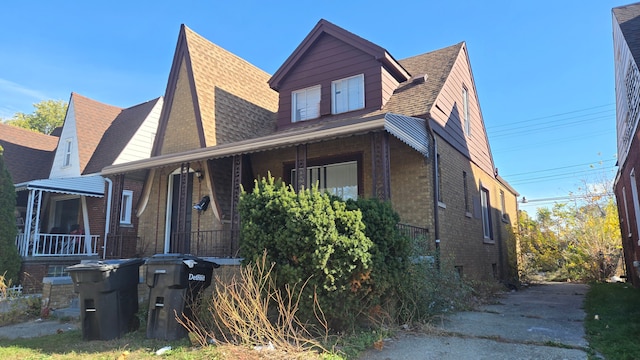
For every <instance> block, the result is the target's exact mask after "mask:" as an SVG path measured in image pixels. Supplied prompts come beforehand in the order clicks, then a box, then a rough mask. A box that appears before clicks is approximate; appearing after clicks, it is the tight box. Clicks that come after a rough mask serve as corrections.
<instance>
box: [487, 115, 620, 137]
mask: <svg viewBox="0 0 640 360" xmlns="http://www.w3.org/2000/svg"><path fill="white" fill-rule="evenodd" d="M611 116H612V115H606V116H598V117H595V118H590V119H580V118H578V119H579V120H575V121H571V122H563V123H560V122H546V123H542V124H532V125H528V126H520V127H517V128H513V129H504V130H498V131H497V133H498V134H496V132H493V133H492V135H491V138H499V137H504V136H511V135H514V134H521V133H531V132H539V131H543V130H548V129H553V128H559V127H566V126H571V125H575V124H586V123H589V122H593V121H597V120H601V119H606V118H610V117H611ZM574 119H575V118H574ZM567 120H569V119H567ZM550 123H553V124H554V125H549V126H543V127H541V126H540V125H546V124H550ZM487 132H489V130H487Z"/></svg>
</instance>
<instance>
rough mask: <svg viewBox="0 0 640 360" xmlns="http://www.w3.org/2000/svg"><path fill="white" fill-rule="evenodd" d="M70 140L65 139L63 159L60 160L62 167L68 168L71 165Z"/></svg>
mask: <svg viewBox="0 0 640 360" xmlns="http://www.w3.org/2000/svg"><path fill="white" fill-rule="evenodd" d="M72 146H73V145H72V143H71V139H67V141H66V142H65V144H64V159H63V160H62V166H70V165H71V149H72Z"/></svg>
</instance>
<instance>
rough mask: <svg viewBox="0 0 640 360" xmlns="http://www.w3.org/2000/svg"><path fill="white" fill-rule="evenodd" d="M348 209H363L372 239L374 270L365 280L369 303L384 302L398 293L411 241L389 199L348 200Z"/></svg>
mask: <svg viewBox="0 0 640 360" xmlns="http://www.w3.org/2000/svg"><path fill="white" fill-rule="evenodd" d="M347 208H348V209H349V210H354V211H355V210H360V212H362V221H363V222H364V224H365V235H366V236H367V237H368V238H369V239H370V240H371V241H372V242H373V246H372V247H371V249H370V250H369V252H370V253H371V262H372V266H371V272H370V277H369V279H367V280H366V282H365V285H366V291H367V298H366V300H367V303H368V305H369V306H375V305H381V304H382V303H383V302H388V301H389V300H393V299H395V298H397V296H398V286H399V285H400V284H401V283H402V282H404V277H405V276H406V272H407V269H408V264H409V256H410V254H411V241H410V239H409V238H408V237H407V236H404V235H402V234H401V233H400V231H399V230H398V227H397V224H398V223H399V222H400V216H399V215H398V213H397V212H396V211H395V210H393V208H392V207H391V204H390V203H389V202H383V201H380V200H378V199H376V198H370V199H358V200H355V201H354V200H347Z"/></svg>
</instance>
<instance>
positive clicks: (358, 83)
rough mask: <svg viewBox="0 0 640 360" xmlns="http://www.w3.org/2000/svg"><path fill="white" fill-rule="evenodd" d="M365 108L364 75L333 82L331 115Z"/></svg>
mask: <svg viewBox="0 0 640 360" xmlns="http://www.w3.org/2000/svg"><path fill="white" fill-rule="evenodd" d="M362 108H364V74H360V75H356V76H351V77H348V78H345V79H340V80H336V81H332V82H331V113H332V114H340V113H343V112H347V111H352V110H358V109H362Z"/></svg>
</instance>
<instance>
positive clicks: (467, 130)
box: [462, 86, 471, 136]
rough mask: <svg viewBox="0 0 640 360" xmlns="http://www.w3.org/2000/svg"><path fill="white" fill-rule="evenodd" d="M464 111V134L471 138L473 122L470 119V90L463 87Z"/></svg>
mask: <svg viewBox="0 0 640 360" xmlns="http://www.w3.org/2000/svg"><path fill="white" fill-rule="evenodd" d="M462 111H463V115H464V133H465V135H467V136H471V120H470V118H469V90H468V89H467V87H466V86H463V87H462Z"/></svg>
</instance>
